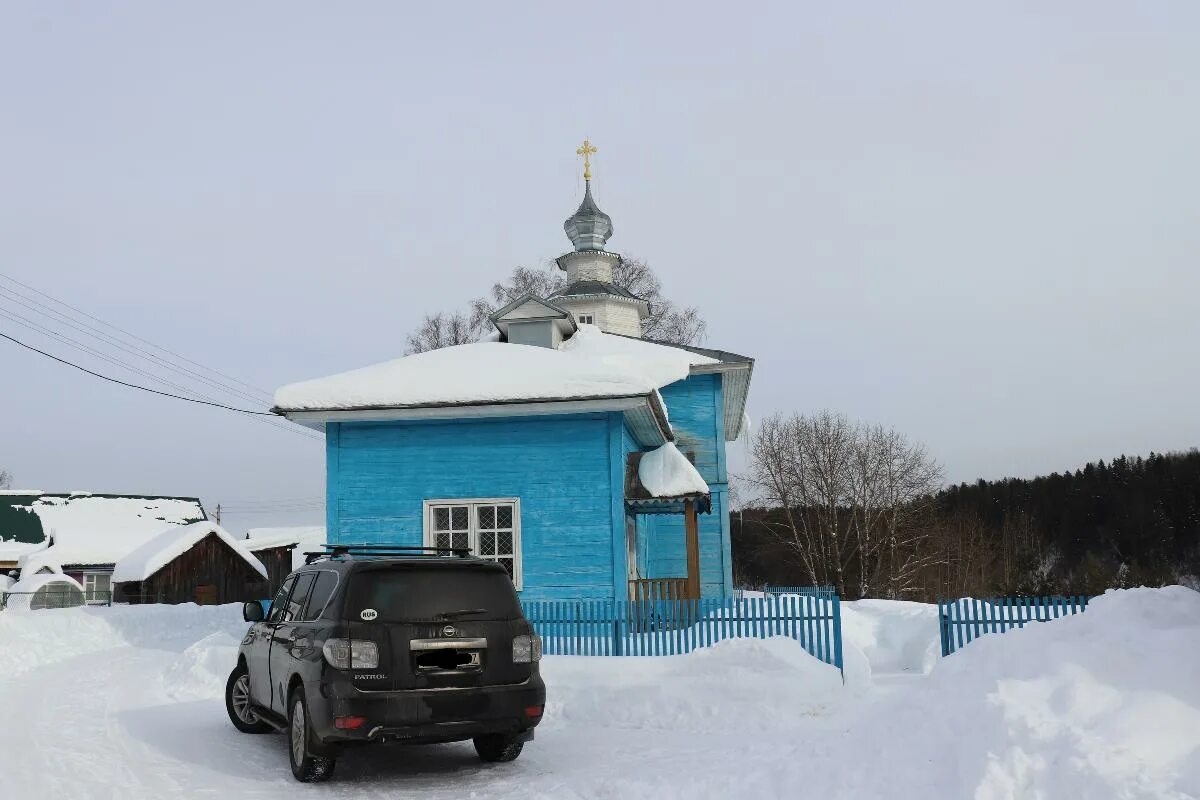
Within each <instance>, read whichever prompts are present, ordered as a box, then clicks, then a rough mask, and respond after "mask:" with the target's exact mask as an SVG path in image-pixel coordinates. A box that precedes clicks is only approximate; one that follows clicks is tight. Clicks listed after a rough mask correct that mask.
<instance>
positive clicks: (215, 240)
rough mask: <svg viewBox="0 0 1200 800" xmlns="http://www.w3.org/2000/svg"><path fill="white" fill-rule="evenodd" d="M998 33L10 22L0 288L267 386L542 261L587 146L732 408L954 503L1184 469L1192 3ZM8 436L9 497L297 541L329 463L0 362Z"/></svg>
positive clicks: (45, 344) (1021, 19)
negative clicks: (919, 458)
mask: <svg viewBox="0 0 1200 800" xmlns="http://www.w3.org/2000/svg"><path fill="white" fill-rule="evenodd" d="M988 5H990V7H985V4H981V3H961V2H946V3H932V4H929V3H916V2H909V3H903V4H899V3H883V2H879V3H786V4H785V3H779V4H777V6H776V7H768V6H761V7H760V6H756V5H754V4H752V3H736V4H729V3H719V4H716V3H714V4H712V5H711V6H706V5H705V4H698V3H695V2H692V3H688V4H681V5H678V6H676V7H675V8H674V9H673V10H667V8H666V7H665V5H663V4H656V3H635V4H630V5H624V4H621V3H603V4H600V3H595V4H590V5H589V4H582V5H581V4H574V3H562V2H556V3H546V4H543V5H540V6H524V5H520V4H514V3H503V4H495V3H493V4H488V5H487V6H483V7H480V8H479V9H476V10H472V9H471V8H469V6H468V5H466V4H458V3H455V4H438V3H425V4H416V3H410V4H399V3H380V4H374V5H372V4H366V3H357V4H353V5H348V4H340V5H330V4H324V3H296V2H289V3H253V4H234V3H226V4H213V3H200V4H190V5H188V6H184V5H183V4H176V3H170V4H166V3H72V4H68V3H50V2H27V3H16V2H11V3H5V4H3V6H0V108H2V109H3V111H2V114H0V252H2V254H3V257H2V258H0V272H2V273H4V274H6V275H9V276H11V277H13V278H16V279H18V280H20V281H23V282H25V283H27V284H29V285H30V286H33V287H36V288H37V289H40V290H41V291H44V292H46V293H48V294H50V295H52V296H53V297H56V298H58V299H61V300H64V301H66V302H68V303H71V304H72V305H75V306H78V307H79V308H80V309H83V310H84V311H87V312H88V313H90V314H93V315H95V316H96V317H99V318H101V319H104V320H106V321H109V322H111V323H114V324H117V325H119V326H120V327H122V328H124V329H126V330H128V331H130V332H132V333H135V334H137V335H139V336H141V337H144V338H145V339H146V340H148V341H151V342H153V343H155V344H157V345H161V346H163V347H166V348H169V349H170V350H172V351H175V352H176V353H179V354H182V355H184V356H187V357H188V358H190V359H193V360H195V361H196V362H199V363H202V364H204V365H206V366H210V367H214V368H216V369H219V370H221V371H222V372H224V373H227V374H229V375H232V376H236V377H238V378H241V379H243V380H245V381H247V382H248V383H249V384H252V385H254V386H256V387H261V388H263V389H266V390H273V389H274V388H275V387H277V386H278V385H281V384H283V383H286V382H290V381H293V380H299V379H304V378H310V377H317V376H320V375H325V374H329V373H332V372H338V371H342V370H344V369H349V368H352V367H356V366H361V365H365V364H369V363H372V362H376V361H381V360H385V359H389V358H393V357H396V356H398V355H400V354H401V353H402V352H403V349H404V336H405V333H406V332H407V331H408V330H409V329H410V328H411V327H412V326H413V325H414V324H415V323H416V322H417V321H418V320H419V318H420V316H421V315H422V314H423V313H424V312H427V311H431V310H436V309H440V308H447V307H455V306H461V305H465V303H466V301H467V300H468V299H469V298H470V297H472V296H475V295H478V294H482V293H483V292H484V291H485V290H486V289H487V287H488V286H489V285H490V284H491V282H493V281H494V280H496V279H498V278H502V277H503V276H505V275H506V274H507V273H508V271H509V270H510V269H511V268H512V267H513V266H515V265H518V264H523V265H530V266H540V265H544V264H545V263H547V261H548V260H549V259H551V258H553V257H554V256H556V255H558V254H560V253H561V252H563V251H564V250H565V249H567V248H568V246H569V243H568V242H567V239H566V237H565V236H564V234H563V231H562V220H563V219H564V218H565V217H566V216H568V215H569V214H570V213H571V212H572V211H573V210H574V208H575V206H576V205H577V204H578V201H579V198H580V196H581V194H582V179H581V177H580V168H579V164H578V163H577V162H578V159H577V158H576V157H575V155H574V151H575V148H576V147H577V146H578V144H579V142H580V141H581V140H582V138H583V137H584V136H585V135H587V136H590V137H591V139H592V141H593V142H594V143H595V144H596V145H597V146H598V147H599V149H600V152H599V153H598V154H597V156H596V157H595V160H594V172H595V180H594V189H595V194H596V198H597V201H598V202H599V204H600V206H601V207H602V208H603V209H604V210H605V211H607V212H608V213H609V214H611V215H612V217H613V220H614V225H615V230H616V233H615V235H614V236H613V238H612V240H611V241H610V242H609V246H610V248H612V249H614V250H616V251H618V252H622V253H626V254H633V255H637V256H640V257H642V258H645V259H646V260H648V261H649V262H650V263H651V265H652V266H653V267H654V268H655V269H656V270H657V271H658V273H659V275H660V276H661V278H662V281H663V283H664V285H665V288H666V291H667V293H668V295H669V296H671V297H672V298H673V299H674V300H676V301H678V302H680V303H683V304H687V305H696V306H698V307H700V309H701V310H702V311H703V313H704V315H705V316H706V318H707V319H708V321H709V326H710V329H709V337H708V342H707V343H708V344H709V345H710V346H713V347H720V348H724V349H729V350H733V351H736V352H740V353H745V354H748V355H752V356H754V357H755V358H757V360H758V362H757V365H756V368H755V376H754V384H753V386H752V391H751V397H750V413H751V416H752V417H754V418H759V419H761V418H762V417H764V416H766V415H768V414H771V413H773V412H776V411H812V410H816V409H821V408H830V409H835V410H839V411H843V412H845V413H846V414H848V415H850V416H852V417H854V418H859V419H863V420H867V421H871V422H880V423H884V424H886V425H889V426H894V427H896V428H898V429H899V430H901V431H903V432H904V433H906V434H907V435H909V436H910V437H912V438H914V439H917V440H920V441H922V442H924V443H926V444H927V445H928V447H929V448H930V450H931V451H932V453H933V454H934V455H935V456H936V457H937V458H938V459H939V460H940V461H941V462H942V463H943V464H944V466H945V471H946V475H947V478H948V479H950V480H953V481H961V480H973V479H975V478H977V477H981V476H982V477H987V478H997V477H1002V476H1006V475H1021V476H1027V475H1034V474H1038V473H1044V472H1049V471H1052V470H1062V469H1064V468H1071V467H1074V466H1076V465H1079V464H1082V463H1083V462H1085V461H1088V460H1094V459H1098V458H1105V459H1108V458H1110V457H1112V456H1114V455H1117V454H1119V453H1122V452H1126V453H1142V454H1144V453H1147V452H1149V451H1150V450H1159V451H1161V450H1171V449H1181V448H1187V447H1191V446H1196V445H1198V444H1200V412H1198V410H1197V409H1198V408H1200V368H1198V362H1200V358H1198V355H1200V320H1198V317H1197V309H1198V308H1200V297H1198V295H1200V265H1198V263H1197V256H1198V254H1200V209H1198V205H1200V201H1198V197H1200V188H1198V187H1200V91H1198V90H1200V46H1197V42H1200V4H1197V3H1194V2H1177V3H1166V2H1162V3H1157V2H1149V3H1129V2H1097V0H1087V2H1077V3H1054V4H1046V3H1036V2H1032V3H994V4H988ZM4 286H6V287H7V288H9V289H12V288H13V287H12V285H11V284H6V283H5V282H4V281H3V280H0V287H4ZM0 311H7V312H8V313H9V314H10V315H11V314H13V313H20V314H22V315H23V316H26V317H29V318H30V319H37V316H36V314H34V313H33V312H32V311H31V310H29V309H28V308H22V307H21V306H19V305H18V304H17V303H16V302H15V301H13V300H12V298H11V296H8V295H4V294H0ZM40 322H41V323H42V324H48V321H47V320H46V319H44V318H42V319H41V320H40ZM58 330H61V331H65V332H66V333H68V334H70V335H72V336H73V337H75V338H78V339H80V340H81V341H88V337H87V336H86V335H85V334H83V333H81V332H78V331H74V332H73V331H70V330H67V329H65V328H61V327H60V328H58ZM0 331H2V332H4V333H8V334H10V335H15V336H19V337H20V338H22V339H24V340H25V341H28V342H29V343H31V344H34V345H36V346H39V347H42V348H43V349H47V350H49V351H51V352H54V353H55V354H58V355H62V356H67V357H71V358H73V359H76V360H79V361H80V362H81V363H86V364H88V365H89V366H92V367H94V368H98V369H101V370H102V371H105V372H108V373H110V374H113V375H115V376H119V377H122V378H129V377H130V375H129V373H126V372H123V371H122V370H120V369H118V368H117V367H116V366H113V365H110V364H108V363H105V362H102V361H98V360H96V359H95V358H93V357H91V356H88V355H86V354H83V353H80V352H77V351H74V350H71V349H70V348H68V347H67V346H66V345H64V344H63V343H62V342H60V341H55V340H53V339H49V338H47V337H46V336H45V335H43V334H41V333H38V332H35V331H31V330H29V329H27V328H25V327H22V326H21V325H19V324H17V323H15V322H13V321H12V320H11V319H0ZM91 341H92V343H93V345H94V346H98V345H96V343H95V341H94V340H91ZM147 366H148V365H147ZM133 377H136V376H133ZM225 399H226V400H227V401H228V400H234V401H237V400H238V399H239V398H234V397H229V396H225ZM0 412H3V414H2V418H3V422H0V429H2V431H3V439H2V442H0V467H6V468H8V469H9V470H11V471H12V472H13V473H15V475H16V483H17V485H18V486H21V487H29V488H39V489H43V490H46V491H56V490H57V491H62V490H75V489H87V490H93V491H114V492H139V493H167V494H184V495H200V496H201V497H202V498H203V499H204V501H205V503H206V505H208V506H209V507H210V508H211V507H212V506H213V505H214V504H215V503H217V502H220V503H222V504H223V505H224V506H226V507H227V508H239V507H240V508H243V509H247V510H254V511H257V512H258V513H253V514H251V513H241V514H233V515H229V516H228V517H227V521H228V522H229V523H230V525H231V527H233V528H235V529H239V530H240V529H244V528H245V527H246V526H248V525H258V524H280V523H291V522H303V521H319V520H320V519H321V512H320V511H319V509H318V508H317V505H316V503H318V502H319V500H320V497H321V494H322V491H323V480H324V450H323V447H322V445H321V443H320V442H319V441H316V440H312V439H308V438H304V437H302V436H300V435H296V434H294V433H290V432H285V431H282V430H275V429H272V428H271V427H268V426H266V425H263V424H261V423H260V422H259V421H255V420H253V419H250V418H242V417H239V416H238V415H235V414H232V413H227V412H223V411H217V410H213V409H207V408H201V407H193V406H190V405H188V404H185V403H180V402H176V401H172V400H167V399H163V398H157V397H153V396H151V395H147V394H143V393H140V392H136V391H133V390H128V389H124V388H121V387H118V386H113V385H110V384H105V383H102V382H100V381H98V380H96V379H93V378H89V377H87V376H85V375H82V374H80V373H76V372H74V371H73V370H71V369H69V368H67V367H63V366H60V365H58V364H55V363H52V362H50V361H48V360H46V359H44V358H42V357H40V356H37V355H34V354H32V353H29V352H27V351H24V350H21V349H19V348H18V347H16V346H15V345H12V344H10V343H8V342H3V341H0ZM735 447H736V446H735Z"/></svg>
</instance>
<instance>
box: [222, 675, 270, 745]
mask: <svg viewBox="0 0 1200 800" xmlns="http://www.w3.org/2000/svg"><path fill="white" fill-rule="evenodd" d="M225 711H226V713H228V714H229V721H230V722H232V723H233V727H235V728H237V729H238V730H239V731H241V732H242V733H268V732H270V731H271V730H272V728H271V726H270V725H268V724H267V723H266V722H264V721H263V720H261V719H259V717H258V715H257V714H255V713H254V711H252V710H251V708H250V673H249V672H247V671H246V666H245V665H244V664H238V665H237V667H236V668H234V670H233V672H231V673H229V680H227V681H225Z"/></svg>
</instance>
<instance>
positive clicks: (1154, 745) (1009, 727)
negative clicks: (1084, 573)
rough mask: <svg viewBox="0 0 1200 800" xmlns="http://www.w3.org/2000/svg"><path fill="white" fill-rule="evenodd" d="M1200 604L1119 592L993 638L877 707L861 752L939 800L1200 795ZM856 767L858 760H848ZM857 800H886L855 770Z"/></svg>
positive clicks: (1185, 593) (1148, 592)
mask: <svg viewBox="0 0 1200 800" xmlns="http://www.w3.org/2000/svg"><path fill="white" fill-rule="evenodd" d="M1198 663H1200V594H1197V593H1196V592H1193V591H1191V590H1189V589H1185V588H1183V587H1169V588H1166V589H1133V590H1124V591H1113V592H1108V593H1107V594H1105V595H1104V596H1102V597H1100V598H1097V599H1096V600H1095V601H1093V602H1091V603H1089V605H1088V610H1087V612H1086V613H1083V614H1076V615H1073V616H1070V617H1065V618H1062V619H1058V620H1053V621H1050V622H1044V623H1035V624H1030V625H1027V626H1026V627H1025V628H1023V629H1019V630H1014V631H1010V632H1008V633H1005V634H998V635H993V636H985V637H983V638H981V639H979V640H977V641H975V642H972V643H971V644H970V645H968V646H966V647H964V648H963V649H962V650H960V651H958V652H957V653H955V654H954V655H952V656H950V657H948V658H944V659H940V660H939V661H938V662H937V664H936V666H935V667H934V669H933V670H932V671H931V673H930V674H929V677H928V679H927V680H925V681H922V682H920V683H916V684H913V685H912V686H911V687H906V690H905V691H897V692H896V693H894V694H893V695H892V696H890V697H889V698H888V699H887V700H886V701H884V702H882V703H880V704H879V705H878V706H876V707H874V708H872V709H871V710H870V712H869V715H868V720H869V724H870V728H869V732H870V734H869V736H867V737H865V741H861V742H860V743H859V746H860V747H861V748H862V749H863V751H864V752H868V753H881V754H883V753H886V756H881V757H880V763H881V764H883V765H886V766H885V769H886V771H887V772H888V774H889V779H890V781H891V782H892V785H894V786H896V787H904V786H907V787H920V786H936V787H937V791H936V794H937V796H941V797H974V798H977V800H999V798H1048V799H1049V798H1066V797H1086V798H1110V797H1111V798H1118V797H1119V798H1183V797H1190V796H1196V795H1200V680H1198V679H1197V666H1196V665H1197V664H1198ZM846 757H849V754H846ZM844 787H845V791H846V793H847V794H846V796H858V797H868V796H869V797H877V796H881V794H880V792H881V788H882V782H881V780H880V776H878V775H873V774H869V773H863V772H854V771H852V772H849V773H848V774H847V781H846V783H845V784H844Z"/></svg>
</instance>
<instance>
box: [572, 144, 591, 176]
mask: <svg viewBox="0 0 1200 800" xmlns="http://www.w3.org/2000/svg"><path fill="white" fill-rule="evenodd" d="M595 152H596V148H594V147H592V143H591V142H589V141H588V140H587V139H584V140H583V147H581V148H579V149H578V150H576V151H575V155H577V156H583V179H584V180H585V181H590V180H591V179H592V153H595Z"/></svg>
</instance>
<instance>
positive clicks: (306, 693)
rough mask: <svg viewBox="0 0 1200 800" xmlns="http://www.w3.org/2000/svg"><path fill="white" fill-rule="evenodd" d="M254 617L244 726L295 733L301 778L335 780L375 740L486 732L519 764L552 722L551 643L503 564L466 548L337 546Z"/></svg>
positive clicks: (490, 745) (488, 751)
mask: <svg viewBox="0 0 1200 800" xmlns="http://www.w3.org/2000/svg"><path fill="white" fill-rule="evenodd" d="M326 549H327V551H328V552H326V553H322V554H309V557H308V561H309V563H308V564H307V565H306V566H304V567H302V568H301V569H300V570H298V571H297V572H294V573H292V574H291V575H289V576H288V578H287V580H285V581H284V582H283V585H282V586H281V587H280V589H279V591H278V593H276V595H275V597H274V599H273V600H272V601H271V604H270V606H269V610H268V611H267V612H266V614H265V618H264V609H263V605H262V604H261V603H257V602H254V603H246V605H245V607H244V609H243V616H244V617H245V619H246V621H247V622H253V623H254V624H253V625H251V626H250V630H249V631H247V633H246V638H245V639H243V640H242V646H241V648H240V652H239V655H238V663H237V666H236V667H235V668H234V670H233V672H232V673H231V674H230V676H229V681H228V683H227V684H226V687H225V705H226V709H227V710H228V712H229V719H230V721H231V722H233V725H234V727H236V728H237V729H238V730H239V731H242V732H243V733H265V732H267V731H270V730H285V731H287V733H288V736H289V738H290V744H291V746H290V748H289V752H290V754H291V764H292V774H293V775H295V776H296V779H297V780H300V781H305V782H309V781H323V780H326V779H327V778H329V776H330V775H331V774H332V773H333V767H334V763H335V760H336V758H337V755H338V752H339V751H340V750H341V749H342V748H344V747H347V746H351V745H357V744H364V743H368V742H399V743H405V744H425V743H430V742H454V741H463V740H466V739H472V740H474V743H475V751H476V752H477V753H478V754H479V757H480V758H481V759H483V760H484V761H512V760H513V759H514V758H516V757H517V756H518V755H520V753H521V748H522V747H523V746H524V743H525V742H527V741H530V740H531V739H533V729H534V727H535V726H536V725H537V724H538V723H539V722H540V721H541V719H542V711H543V708H544V707H545V703H546V686H545V684H544V683H542V678H541V675H540V674H539V673H538V661H539V660H540V659H541V641H540V640H539V639H538V637H537V634H535V633H534V632H533V628H532V627H531V626H530V624H529V622H528V621H527V620H526V619H525V616H524V615H523V614H522V613H521V605H520V603H519V602H518V601H517V595H516V592H515V591H513V585H512V581H511V580H510V579H509V576H508V572H507V571H506V570H505V569H504V567H503V566H501V565H499V564H497V563H495V562H492V561H486V560H483V559H477V558H471V557H469V556H467V555H466V554H465V553H462V552H461V551H441V550H430V549H426V548H412V549H411V550H412V551H413V552H409V551H408V550H406V549H404V548H366V547H361V548H359V547H353V548H352V547H344V546H330V547H327V548H326Z"/></svg>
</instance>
